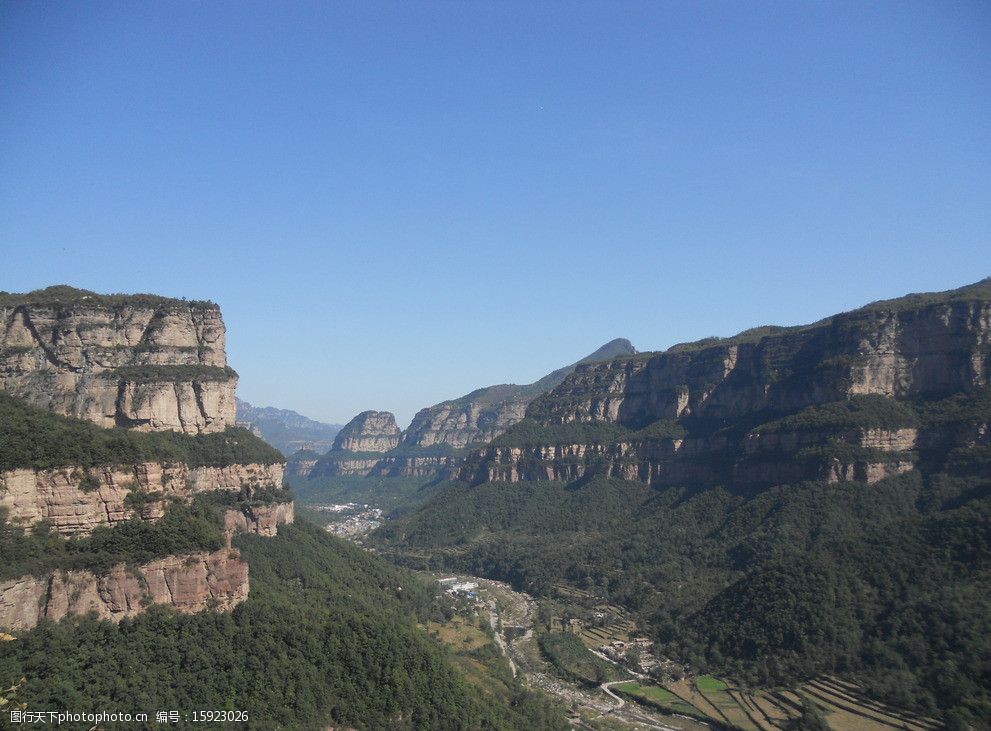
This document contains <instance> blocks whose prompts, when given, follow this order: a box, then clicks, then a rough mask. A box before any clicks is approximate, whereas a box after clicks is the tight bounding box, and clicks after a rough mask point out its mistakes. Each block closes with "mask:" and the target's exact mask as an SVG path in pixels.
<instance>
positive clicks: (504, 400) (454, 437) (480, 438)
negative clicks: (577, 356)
mask: <svg viewBox="0 0 991 731" xmlns="http://www.w3.org/2000/svg"><path fill="white" fill-rule="evenodd" d="M636 352H637V350H636V348H634V347H633V344H632V343H631V342H630V341H629V340H627V339H626V338H616V339H615V340H610V341H609V342H608V343H606V344H605V345H603V346H602V347H601V348H599V349H598V350H596V351H595V352H594V353H590V354H589V355H587V356H585V357H584V358H582V359H581V360H579V361H577V362H576V363H572V364H571V365H569V366H565V367H563V368H558V369H557V370H555V371H552V372H551V373H548V374H547V375H546V376H544V377H543V378H541V379H540V380H538V381H535V382H533V383H529V384H526V385H522V386H519V385H516V384H508V383H503V384H499V385H497V386H487V387H485V388H480V389H478V390H476V391H472V392H471V393H469V394H467V395H465V396H462V397H460V398H457V399H452V400H450V401H443V402H441V403H439V404H436V405H434V406H428V407H427V408H425V409H421V410H420V411H419V412H417V414H416V416H414V417H413V422H412V423H411V424H410V426H409V429H407V430H406V433H405V434H404V435H403V442H402V443H403V444H404V445H409V446H417V447H429V446H431V445H434V444H448V445H450V446H452V447H454V448H456V449H460V448H462V447H466V446H468V445H469V444H478V443H482V442H487V441H490V440H491V439H494V438H495V437H497V436H498V435H499V434H502V433H503V432H504V431H506V430H507V429H508V428H509V427H511V426H513V425H514V424H516V423H517V422H519V421H520V420H521V419H522V418H523V415H524V413H525V412H526V407H527V405H528V404H529V403H530V402H531V401H532V400H533V399H535V398H536V397H537V396H540V395H541V394H543V393H546V392H547V391H550V390H551V389H552V388H554V387H555V386H557V385H558V384H560V383H561V382H562V381H563V380H564V379H565V378H567V376H568V374H570V373H571V372H572V371H574V370H575V368H577V367H578V366H579V365H581V364H583V363H594V362H597V361H603V360H610V359H612V358H617V357H620V356H624V355H634V354H636Z"/></svg>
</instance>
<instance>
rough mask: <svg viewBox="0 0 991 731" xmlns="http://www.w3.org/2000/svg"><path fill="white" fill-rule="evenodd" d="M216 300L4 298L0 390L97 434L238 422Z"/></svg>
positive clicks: (57, 290) (82, 295)
mask: <svg viewBox="0 0 991 731" xmlns="http://www.w3.org/2000/svg"><path fill="white" fill-rule="evenodd" d="M225 337H226V331H225V328H224V322H223V319H222V318H221V315H220V308H219V307H217V305H215V304H213V303H212V302H187V301H185V300H174V299H167V298H164V297H155V296H152V295H97V294H95V293H93V292H86V291H84V290H77V289H72V288H70V287H50V288H48V289H45V290H40V291H37V292H31V293H28V294H9V293H0V387H2V388H3V390H5V391H7V392H9V393H11V394H13V395H15V396H18V397H20V398H24V399H26V400H27V401H29V402H31V403H33V404H35V405H37V406H41V407H43V408H46V409H49V410H51V411H54V412H56V413H59V414H64V415H67V416H74V417H78V418H81V419H87V420H89V421H92V422H94V423H96V424H98V425H100V426H104V427H112V426H125V427H128V428H132V429H138V430H143V431H155V430H174V431H181V432H185V433H187V434H198V433H203V432H215V431H222V430H223V429H225V428H226V427H228V426H232V425H233V424H234V418H235V402H234V389H235V387H236V385H237V374H236V373H234V371H233V370H231V369H230V368H228V367H227V360H226V355H225V353H224V343H225Z"/></svg>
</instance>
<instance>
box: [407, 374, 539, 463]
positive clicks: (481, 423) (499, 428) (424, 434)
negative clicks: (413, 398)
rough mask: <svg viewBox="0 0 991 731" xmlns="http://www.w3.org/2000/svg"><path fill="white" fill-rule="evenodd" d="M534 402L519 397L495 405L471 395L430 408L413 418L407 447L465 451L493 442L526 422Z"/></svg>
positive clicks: (520, 394)
mask: <svg viewBox="0 0 991 731" xmlns="http://www.w3.org/2000/svg"><path fill="white" fill-rule="evenodd" d="M504 388H507V389H508V388H512V387H504ZM520 388H522V387H520ZM531 398H532V397H531ZM531 398H528V397H527V396H525V395H523V394H522V393H519V394H515V395H513V396H510V397H508V398H504V399H496V400H494V401H492V400H488V399H481V398H479V399H473V398H472V397H471V396H470V395H469V396H466V397H464V398H463V399H458V400H456V401H445V402H444V403H441V404H437V405H436V406H429V407H427V408H425V409H421V410H420V411H418V412H417V413H416V416H414V417H413V421H412V423H411V424H410V426H409V429H408V430H407V431H406V434H405V435H404V436H403V443H404V444H409V445H412V446H417V447H431V446H434V445H436V444H446V445H449V446H451V447H453V448H455V449H461V448H463V447H467V446H468V445H470V444H482V443H485V442H488V441H491V440H492V439H495V438H496V437H497V436H499V435H500V434H502V433H503V432H505V431H506V430H507V429H509V428H510V427H511V426H513V425H514V424H517V423H518V422H520V421H521V420H522V419H523V416H524V415H525V414H526V407H527V405H528V404H529V403H530V401H531Z"/></svg>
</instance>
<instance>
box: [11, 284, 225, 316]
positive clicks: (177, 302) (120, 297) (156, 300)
mask: <svg viewBox="0 0 991 731" xmlns="http://www.w3.org/2000/svg"><path fill="white" fill-rule="evenodd" d="M80 304H82V305H92V306H97V307H107V308H111V309H116V308H119V307H153V308H156V309H160V308H184V309H185V308H191V309H197V310H199V309H213V308H216V306H217V305H216V304H214V303H213V302H211V301H210V300H186V299H174V298H171V297H161V296H159V295H156V294H97V293H96V292H90V291H89V290H87V289H77V288H76V287H70V286H68V285H65V284H57V285H54V286H52V287H45V288H44V289H36V290H34V291H33V292H25V293H20V294H19V293H16V292H0V307H17V306H18V305H80Z"/></svg>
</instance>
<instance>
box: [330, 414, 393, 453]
mask: <svg viewBox="0 0 991 731" xmlns="http://www.w3.org/2000/svg"><path fill="white" fill-rule="evenodd" d="M400 435H401V432H400V431H399V427H398V426H396V417H395V416H393V415H392V414H391V413H389V412H388V411H363V412H361V413H360V414H358V415H357V416H356V417H354V418H353V419H351V421H349V422H348V423H347V424H346V425H345V426H344V428H343V429H341V431H340V432H338V434H337V437H336V438H335V439H334V450H335V451H340V450H344V451H347V452H388V451H389V450H390V449H395V448H396V447H397V446H399V437H400Z"/></svg>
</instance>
